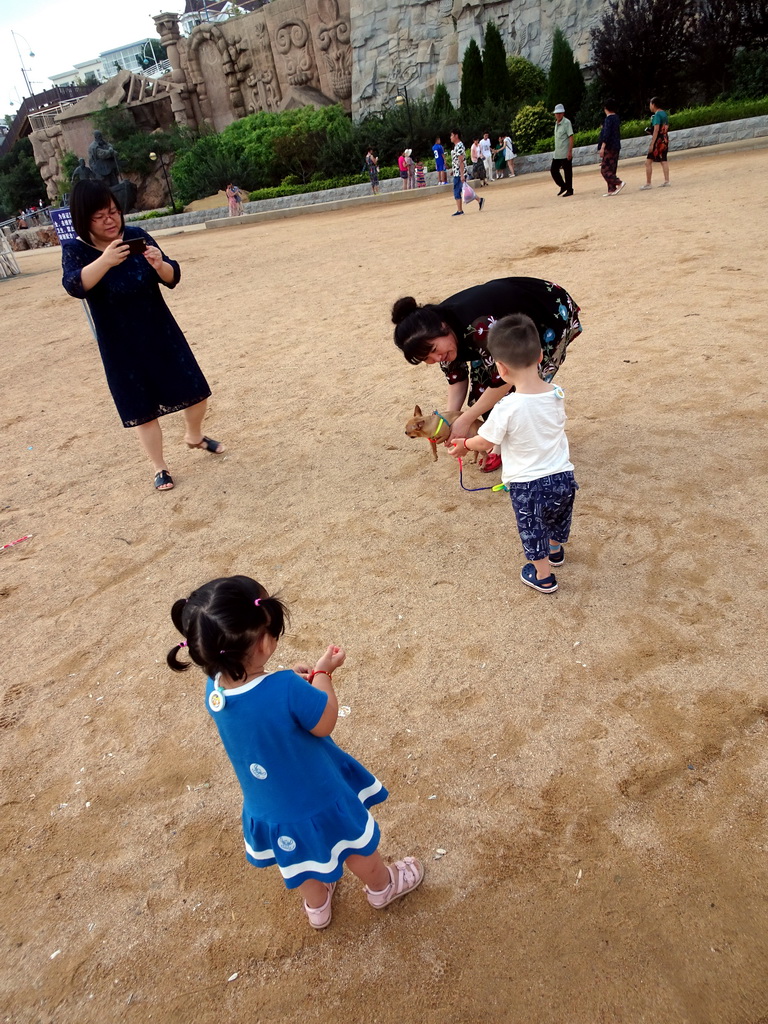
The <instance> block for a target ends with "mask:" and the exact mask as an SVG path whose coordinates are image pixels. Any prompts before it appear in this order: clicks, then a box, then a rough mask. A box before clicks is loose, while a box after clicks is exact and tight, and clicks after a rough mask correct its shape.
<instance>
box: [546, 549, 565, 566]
mask: <svg viewBox="0 0 768 1024" xmlns="http://www.w3.org/2000/svg"><path fill="white" fill-rule="evenodd" d="M564 561H565V548H564V547H563V545H562V544H561V545H560V547H559V548H550V549H549V564H550V565H562V564H563V562H564Z"/></svg>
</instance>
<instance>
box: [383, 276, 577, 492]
mask: <svg viewBox="0 0 768 1024" xmlns="http://www.w3.org/2000/svg"><path fill="white" fill-rule="evenodd" d="M510 313H524V314H525V315H526V316H529V317H530V318H531V320H533V322H534V323H535V324H536V327H537V329H538V331H539V337H540V338H541V348H542V352H543V357H542V361H541V365H540V367H539V374H540V375H541V377H542V378H543V379H544V380H546V381H550V380H552V378H553V377H554V376H555V374H556V373H557V371H558V369H559V367H560V364H561V363H562V362H563V360H564V359H565V351H566V349H567V347H568V345H570V343H571V342H572V341H573V339H574V338H576V337H578V335H579V334H581V331H582V327H581V323H580V322H579V307H578V306H577V305H576V303H575V302H574V300H573V299H572V298H571V296H570V295H569V294H568V292H567V291H566V290H565V289H564V288H561V287H560V286H559V285H557V284H553V283H552V282H551V281H542V280H540V279H539V278H536V277H502V278H498V279H497V280H495V281H487V282H486V283H485V284H479V285H475V287H473V288H466V289H465V290H464V291H462V292H457V293H456V294H455V295H451V296H449V297H448V298H447V299H444V300H443V301H442V302H437V303H429V304H427V305H424V306H420V305H419V304H418V303H417V302H416V300H415V299H414V298H412V297H411V296H407V297H405V298H402V299H398V300H397V302H396V303H395V304H394V306H393V307H392V322H393V323H394V324H395V325H396V326H395V344H396V345H397V347H398V348H399V349H400V351H401V352H402V353H403V355H404V356H405V358H406V359H407V360H408V362H409V363H413V364H414V365H416V366H417V365H418V364H419V363H439V364H440V369H441V370H442V371H443V373H444V374H445V376H446V377H447V378H448V399H447V402H446V411H447V412H456V411H458V410H460V409H461V408H462V406H463V405H464V400H465V399H468V401H467V405H468V408H467V409H466V410H465V411H464V412H463V413H462V414H461V416H459V417H458V419H456V420H454V422H453V426H452V427H451V437H464V436H465V435H466V433H467V431H468V429H469V427H470V426H471V424H472V423H473V422H474V421H475V419H477V417H478V416H483V417H484V416H487V414H488V413H489V412H490V411H491V409H492V408H493V407H494V405H496V403H497V402H499V401H500V400H501V399H502V398H503V397H504V396H505V395H506V394H508V393H509V391H510V386H509V384H507V383H506V381H504V380H503V379H502V378H501V377H500V376H499V374H498V372H497V370H496V364H495V363H494V361H493V357H492V356H491V354H490V353H489V352H488V350H487V348H486V347H485V343H486V338H487V336H488V330H489V328H490V326H491V324H493V322H494V321H495V320H500V319H501V318H502V317H503V316H508V315H509V314H510ZM499 465H501V460H500V459H499V458H498V456H495V457H494V456H490V457H489V459H488V460H487V461H486V464H485V466H484V469H485V471H486V472H490V471H491V470H493V469H497V468H498V467H499Z"/></svg>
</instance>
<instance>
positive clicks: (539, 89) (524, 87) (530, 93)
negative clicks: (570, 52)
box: [507, 57, 547, 106]
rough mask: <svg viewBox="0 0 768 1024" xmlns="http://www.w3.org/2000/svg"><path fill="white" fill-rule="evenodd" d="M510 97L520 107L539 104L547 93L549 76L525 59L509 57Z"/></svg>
mask: <svg viewBox="0 0 768 1024" xmlns="http://www.w3.org/2000/svg"><path fill="white" fill-rule="evenodd" d="M507 73H508V75H509V96H510V99H512V100H513V101H514V102H515V103H517V105H518V106H523V105H524V104H531V103H537V102H538V101H540V100H543V99H544V96H545V95H546V91H547V75H546V72H544V71H543V70H542V69H541V68H540V67H538V65H536V64H532V63H531V61H529V60H526V59H525V57H507Z"/></svg>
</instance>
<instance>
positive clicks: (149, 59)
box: [136, 39, 168, 71]
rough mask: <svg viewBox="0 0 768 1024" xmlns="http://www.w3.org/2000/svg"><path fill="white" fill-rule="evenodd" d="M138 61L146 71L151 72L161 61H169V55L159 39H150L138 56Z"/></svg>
mask: <svg viewBox="0 0 768 1024" xmlns="http://www.w3.org/2000/svg"><path fill="white" fill-rule="evenodd" d="M136 60H137V61H138V62H139V64H140V66H141V68H142V69H143V70H144V71H149V70H150V69H151V68H154V67H156V66H157V65H158V64H159V63H160V61H162V60H168V54H167V53H166V51H165V47H164V46H163V44H162V43H161V42H160V40H159V39H150V40H149V42H147V43H145V44H144V46H143V47H142V48H141V49H140V50H139V52H138V53H137V54H136Z"/></svg>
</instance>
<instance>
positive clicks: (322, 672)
mask: <svg viewBox="0 0 768 1024" xmlns="http://www.w3.org/2000/svg"><path fill="white" fill-rule="evenodd" d="M315 676H328V678H329V679H330V680H331V682H333V676H332V675H331V673H330V672H326V671H325V669H324V668H318V669H312V671H311V672H310V673H309V678H308V679H307V682H308V683H311V682H312V680H313V679H314V678H315Z"/></svg>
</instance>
